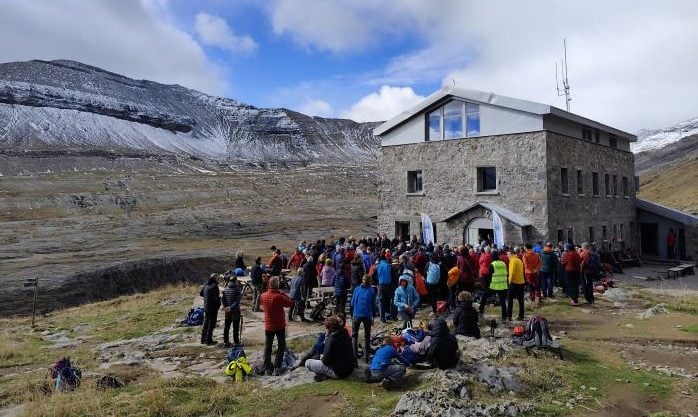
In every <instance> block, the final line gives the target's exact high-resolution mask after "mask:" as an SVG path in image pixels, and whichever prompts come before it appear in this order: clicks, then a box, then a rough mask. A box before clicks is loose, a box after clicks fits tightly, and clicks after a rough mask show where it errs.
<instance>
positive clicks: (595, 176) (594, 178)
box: [591, 172, 599, 195]
mask: <svg viewBox="0 0 698 417" xmlns="http://www.w3.org/2000/svg"><path fill="white" fill-rule="evenodd" d="M591 191H592V193H593V194H594V195H599V173H598V172H592V173H591Z"/></svg>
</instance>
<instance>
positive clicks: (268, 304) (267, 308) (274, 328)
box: [261, 277, 293, 375]
mask: <svg viewBox="0 0 698 417" xmlns="http://www.w3.org/2000/svg"><path fill="white" fill-rule="evenodd" d="M261 302H262V307H263V308H264V336H265V340H264V369H265V373H266V374H267V375H279V374H280V373H281V363H282V361H283V359H284V352H285V351H286V315H285V314H284V307H291V306H293V301H292V300H291V299H290V298H288V296H287V295H286V294H284V293H282V292H281V291H279V277H271V278H270V279H269V288H268V289H267V290H266V291H265V292H264V294H262V296H261ZM275 337H276V341H277V350H276V360H275V361H274V364H273V365H272V363H271V350H272V344H273V343H274V338H275Z"/></svg>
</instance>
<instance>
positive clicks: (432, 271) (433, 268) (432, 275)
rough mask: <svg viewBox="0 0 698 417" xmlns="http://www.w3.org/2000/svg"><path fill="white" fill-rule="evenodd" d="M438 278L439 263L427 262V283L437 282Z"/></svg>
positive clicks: (439, 275) (439, 277) (439, 274)
mask: <svg viewBox="0 0 698 417" xmlns="http://www.w3.org/2000/svg"><path fill="white" fill-rule="evenodd" d="M439 279H441V267H440V266H439V264H436V263H431V262H429V269H427V284H431V285H434V284H438V283H439Z"/></svg>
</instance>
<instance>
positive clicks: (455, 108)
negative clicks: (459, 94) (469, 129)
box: [444, 100, 464, 139]
mask: <svg viewBox="0 0 698 417" xmlns="http://www.w3.org/2000/svg"><path fill="white" fill-rule="evenodd" d="M463 136H464V135H463V102H461V101H455V100H454V101H451V102H448V103H447V104H446V105H445V106H444V139H457V138H462V137H463Z"/></svg>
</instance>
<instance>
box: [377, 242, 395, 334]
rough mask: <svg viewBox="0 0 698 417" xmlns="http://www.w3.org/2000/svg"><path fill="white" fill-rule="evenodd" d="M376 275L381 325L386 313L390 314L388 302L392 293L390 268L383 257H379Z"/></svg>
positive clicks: (384, 320)
mask: <svg viewBox="0 0 698 417" xmlns="http://www.w3.org/2000/svg"><path fill="white" fill-rule="evenodd" d="M376 272H377V274H378V301H379V303H380V316H381V321H382V322H383V323H385V322H386V319H387V315H388V312H390V301H391V300H392V292H393V275H392V270H391V266H390V264H389V263H388V260H387V259H386V258H385V256H381V258H380V263H379V264H378V267H377V268H376Z"/></svg>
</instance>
